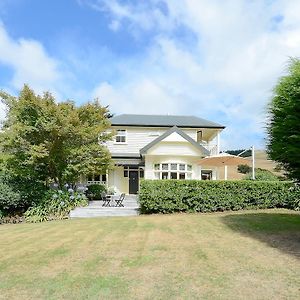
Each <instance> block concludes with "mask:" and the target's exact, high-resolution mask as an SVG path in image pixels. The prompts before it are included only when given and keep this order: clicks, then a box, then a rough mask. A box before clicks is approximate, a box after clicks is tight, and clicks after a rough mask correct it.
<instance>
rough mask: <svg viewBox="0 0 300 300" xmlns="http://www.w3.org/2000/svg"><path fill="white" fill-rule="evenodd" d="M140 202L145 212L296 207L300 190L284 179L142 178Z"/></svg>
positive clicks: (142, 210)
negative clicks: (210, 179)
mask: <svg viewBox="0 0 300 300" xmlns="http://www.w3.org/2000/svg"><path fill="white" fill-rule="evenodd" d="M297 199H298V200H297ZM297 201H298V204H297ZM139 202H140V206H141V212H142V213H173V212H214V211H225V210H240V209H253V208H275V207H285V208H291V209H296V208H297V205H298V207H299V190H298V189H297V188H295V187H294V184H293V183H292V182H281V181H277V182H276V181H274V182H271V181H268V182H265V181H199V180H197V181H196V180H142V181H141V185H140V193H139Z"/></svg>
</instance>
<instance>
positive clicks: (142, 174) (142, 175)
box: [140, 170, 144, 178]
mask: <svg viewBox="0 0 300 300" xmlns="http://www.w3.org/2000/svg"><path fill="white" fill-rule="evenodd" d="M140 178H144V170H140Z"/></svg>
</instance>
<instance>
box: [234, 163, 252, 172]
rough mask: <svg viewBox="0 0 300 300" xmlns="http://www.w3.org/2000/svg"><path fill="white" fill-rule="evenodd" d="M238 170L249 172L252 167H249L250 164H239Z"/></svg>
mask: <svg viewBox="0 0 300 300" xmlns="http://www.w3.org/2000/svg"><path fill="white" fill-rule="evenodd" d="M237 170H238V172H240V173H242V174H247V173H250V172H251V170H252V168H251V167H249V166H248V165H238V168H237Z"/></svg>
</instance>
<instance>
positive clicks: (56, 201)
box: [24, 189, 88, 223]
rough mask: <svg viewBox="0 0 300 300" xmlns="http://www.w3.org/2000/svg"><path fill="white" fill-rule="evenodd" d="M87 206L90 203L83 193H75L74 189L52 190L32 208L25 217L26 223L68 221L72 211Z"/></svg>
mask: <svg viewBox="0 0 300 300" xmlns="http://www.w3.org/2000/svg"><path fill="white" fill-rule="evenodd" d="M86 205H88V201H87V198H86V196H85V195H84V194H82V193H79V192H74V191H73V190H72V189H69V190H68V191H62V190H58V191H54V190H51V191H49V192H48V193H47V194H46V195H45V197H44V198H43V199H42V201H41V203H40V204H38V205H35V206H33V207H30V208H29V209H28V210H27V211H26V212H25V214H24V215H25V219H26V221H27V222H30V223H36V222H43V221H51V220H57V219H66V218H68V215H69V213H70V211H71V210H72V209H74V208H75V207H77V206H86Z"/></svg>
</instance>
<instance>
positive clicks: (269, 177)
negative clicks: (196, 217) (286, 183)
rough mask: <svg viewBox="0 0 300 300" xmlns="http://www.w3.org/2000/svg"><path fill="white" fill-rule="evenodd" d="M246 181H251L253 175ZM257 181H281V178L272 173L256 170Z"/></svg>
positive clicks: (247, 176)
mask: <svg viewBox="0 0 300 300" xmlns="http://www.w3.org/2000/svg"><path fill="white" fill-rule="evenodd" d="M244 179H246V180H251V179H252V174H251V173H250V174H247V175H246V176H245V177H244ZM255 179H256V180H260V181H279V178H278V177H277V176H276V175H274V174H273V173H272V172H270V171H268V170H264V169H259V168H258V169H255Z"/></svg>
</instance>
